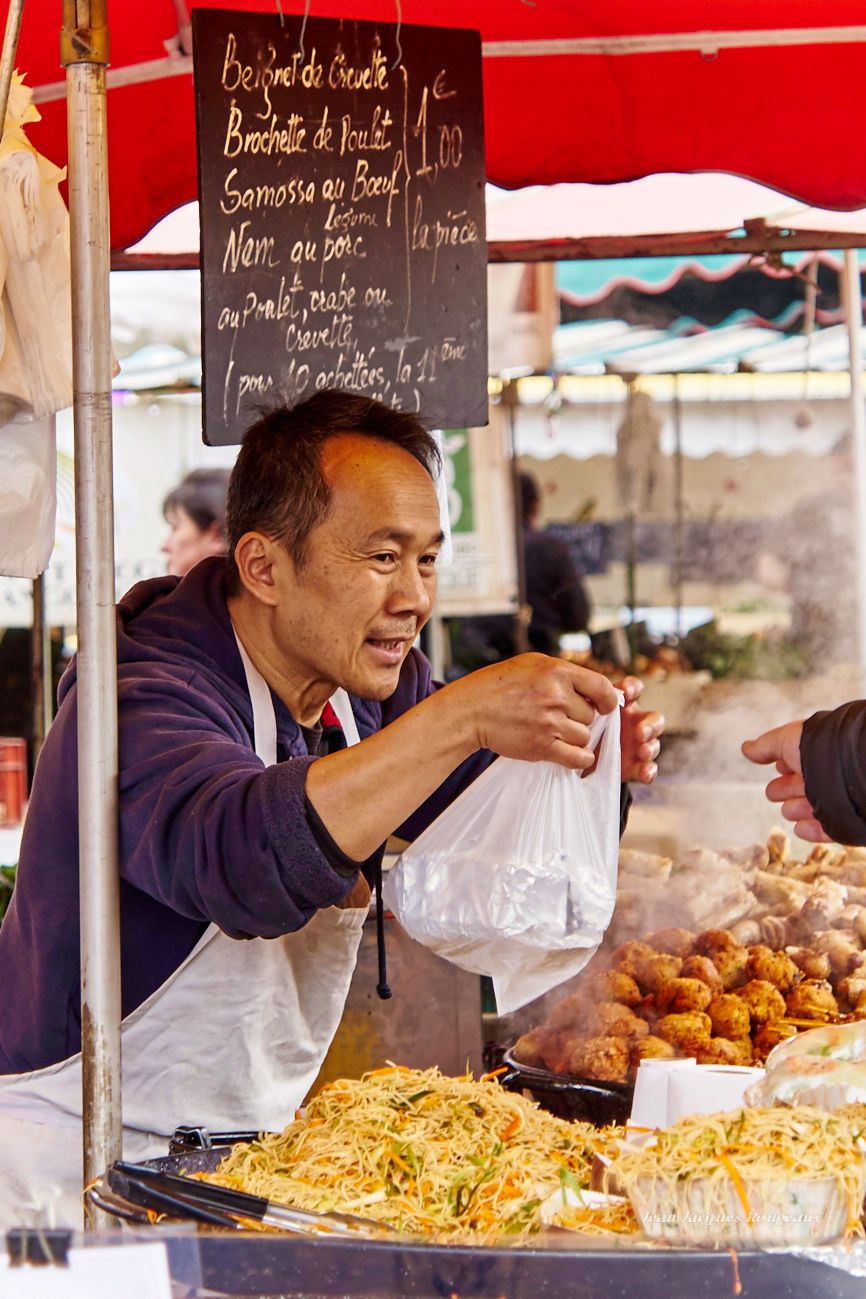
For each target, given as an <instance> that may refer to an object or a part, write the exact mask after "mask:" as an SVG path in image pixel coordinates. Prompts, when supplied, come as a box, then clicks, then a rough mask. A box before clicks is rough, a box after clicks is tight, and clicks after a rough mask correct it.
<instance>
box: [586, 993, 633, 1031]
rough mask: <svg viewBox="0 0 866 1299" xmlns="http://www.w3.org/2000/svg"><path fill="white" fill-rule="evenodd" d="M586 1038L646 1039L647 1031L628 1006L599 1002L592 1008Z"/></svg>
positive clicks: (612, 1002)
mask: <svg viewBox="0 0 866 1299" xmlns="http://www.w3.org/2000/svg"><path fill="white" fill-rule="evenodd" d="M586 1031H587V1036H588V1037H624V1038H628V1039H632V1038H636V1037H646V1035H647V1033H648V1032H649V1029H648V1028H647V1025H646V1023H645V1021H644V1020H642V1019H639V1018H638V1016H637V1015H635V1014H634V1013H633V1012H632V1011H631V1010H629V1008H628V1006H621V1005H620V1004H619V1003H618V1002H616V1001H600V1002H599V1004H598V1005H597V1006H594V1007H593V1009H592V1012H591V1014H590V1015H589V1017H588V1019H587V1023H586Z"/></svg>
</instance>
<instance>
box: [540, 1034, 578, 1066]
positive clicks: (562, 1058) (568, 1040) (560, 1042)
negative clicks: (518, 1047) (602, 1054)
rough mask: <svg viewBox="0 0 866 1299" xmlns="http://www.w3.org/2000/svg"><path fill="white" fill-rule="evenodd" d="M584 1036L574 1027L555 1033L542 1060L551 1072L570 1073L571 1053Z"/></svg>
mask: <svg viewBox="0 0 866 1299" xmlns="http://www.w3.org/2000/svg"><path fill="white" fill-rule="evenodd" d="M585 1041H586V1038H585V1037H584V1035H583V1034H582V1033H579V1032H577V1030H576V1029H571V1030H570V1031H567V1032H564V1033H557V1034H556V1037H555V1038H554V1039H552V1041H551V1043H550V1045H549V1046H548V1048H547V1050H546V1052H545V1056H544V1060H545V1064H546V1065H547V1067H548V1069H549V1070H550V1072H551V1073H570V1072H571V1057H572V1053H573V1052H574V1051H575V1050H576V1049H577V1047H579V1046H580V1045H581V1044H582V1043H583V1042H585Z"/></svg>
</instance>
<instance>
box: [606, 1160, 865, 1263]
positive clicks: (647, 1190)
mask: <svg viewBox="0 0 866 1299" xmlns="http://www.w3.org/2000/svg"><path fill="white" fill-rule="evenodd" d="M744 1190H745V1193H746V1197H747V1200H748V1205H749V1210H750V1214H748V1215H747V1213H746V1210H745V1207H744V1205H743V1203H742V1201H741V1200H740V1198H739V1196H738V1194H737V1191H736V1188H735V1187H734V1186H733V1185H729V1186H727V1187H726V1188H725V1195H724V1197H723V1198H721V1199H719V1198H718V1197H717V1196H710V1195H708V1183H707V1179H705V1178H700V1177H691V1178H688V1179H685V1180H683V1181H681V1182H678V1183H673V1182H672V1181H671V1179H669V1178H664V1177H642V1178H638V1180H637V1181H636V1182H635V1183H634V1184H633V1185H632V1187H631V1188H630V1191H629V1198H630V1200H631V1202H632V1205H633V1206H634V1211H635V1213H636V1214H637V1216H638V1219H639V1221H640V1224H641V1227H642V1228H643V1230H644V1232H645V1233H646V1235H647V1236H648V1237H649V1238H650V1240H659V1241H665V1242H666V1243H668V1244H671V1245H697V1246H699V1247H700V1246H703V1247H705V1248H715V1249H719V1248H726V1247H727V1248H731V1249H733V1248H736V1249H770V1248H779V1247H788V1248H791V1247H794V1246H803V1245H821V1244H824V1243H826V1242H827V1241H831V1240H836V1239H838V1238H839V1237H840V1236H841V1235H842V1233H843V1231H844V1230H845V1224H846V1222H847V1218H848V1205H847V1202H846V1199H845V1194H844V1192H843V1191H842V1189H841V1188H840V1186H839V1183H838V1181H837V1179H836V1178H835V1177H820V1178H805V1177H800V1178H790V1179H787V1178H784V1177H777V1178H767V1179H762V1180H761V1181H752V1182H748V1181H746V1180H745V1179H744ZM750 1218H751V1220H750Z"/></svg>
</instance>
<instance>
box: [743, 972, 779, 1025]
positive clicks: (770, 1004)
mask: <svg viewBox="0 0 866 1299" xmlns="http://www.w3.org/2000/svg"><path fill="white" fill-rule="evenodd" d="M737 996H738V997H739V998H740V1000H741V1001H742V1002H743V1003H744V1004H745V1005H746V1006H747V1007H748V1010H749V1015H750V1016H751V1019H752V1024H753V1025H756V1024H766V1023H767V1022H768V1021H771V1020H775V1019H783V1018H784V1016H785V1013H786V1011H785V998H784V997H783V996H782V994H781V992H780V991H779V989H778V988H774V987H773V985H772V983H768V982H767V980H766V979H752V980H751V982H749V983H747V984H746V986H745V987H744V988H740V989H739V991H738V993H737Z"/></svg>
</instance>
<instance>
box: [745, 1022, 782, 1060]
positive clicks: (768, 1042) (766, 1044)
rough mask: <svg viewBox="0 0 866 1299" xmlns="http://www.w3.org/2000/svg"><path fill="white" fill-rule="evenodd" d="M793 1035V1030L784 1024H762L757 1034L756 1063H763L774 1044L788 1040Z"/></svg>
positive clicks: (755, 1045)
mask: <svg viewBox="0 0 866 1299" xmlns="http://www.w3.org/2000/svg"><path fill="white" fill-rule="evenodd" d="M789 1037H791V1030H790V1028H788V1027H787V1026H786V1025H784V1024H762V1025H761V1027H760V1028H759V1029H758V1031H757V1033H756V1034H755V1041H754V1059H755V1063H756V1064H763V1063H764V1061H765V1060H766V1058H767V1056H768V1055H769V1054H770V1052H771V1051H772V1049H773V1047H774V1046H778V1045H779V1043H780V1042H786V1041H787V1040H788V1038H789Z"/></svg>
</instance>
